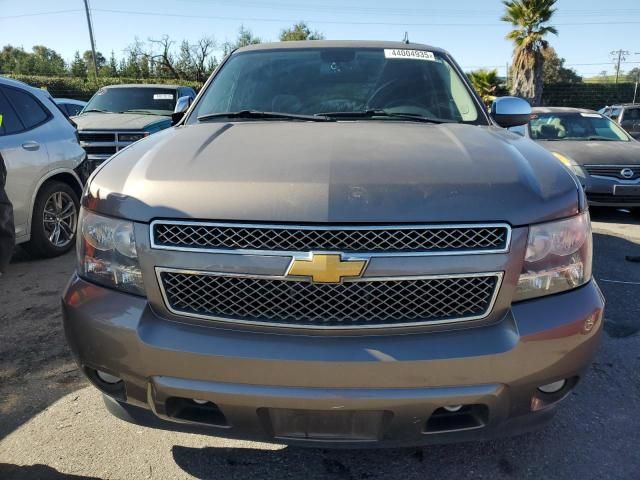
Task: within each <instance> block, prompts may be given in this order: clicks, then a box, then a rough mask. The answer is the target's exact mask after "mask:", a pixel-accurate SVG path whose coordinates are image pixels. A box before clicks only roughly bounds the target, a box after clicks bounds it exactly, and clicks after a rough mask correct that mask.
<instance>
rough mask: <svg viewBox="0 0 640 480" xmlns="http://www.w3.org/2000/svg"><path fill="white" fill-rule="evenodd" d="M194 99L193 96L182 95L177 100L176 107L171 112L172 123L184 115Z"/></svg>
mask: <svg viewBox="0 0 640 480" xmlns="http://www.w3.org/2000/svg"><path fill="white" fill-rule="evenodd" d="M192 101H193V98H192V97H180V98H179V99H178V101H177V102H176V108H174V109H173V113H172V114H171V125H175V124H176V123H178V122H179V121H180V120H182V117H184V113H185V112H186V111H187V109H188V108H189V107H190V106H191V102H192Z"/></svg>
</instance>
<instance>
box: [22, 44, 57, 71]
mask: <svg viewBox="0 0 640 480" xmlns="http://www.w3.org/2000/svg"><path fill="white" fill-rule="evenodd" d="M32 51H33V53H32V54H31V55H30V56H29V57H28V59H27V62H28V63H29V64H30V65H31V67H30V70H31V71H30V72H29V73H32V74H34V75H64V74H65V73H66V70H67V68H66V65H65V63H64V58H62V56H61V55H60V54H59V53H58V52H56V51H55V50H53V49H51V48H47V47H45V46H44V45H36V46H34V47H33V49H32Z"/></svg>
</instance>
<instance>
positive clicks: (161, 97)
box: [153, 93, 173, 100]
mask: <svg viewBox="0 0 640 480" xmlns="http://www.w3.org/2000/svg"><path fill="white" fill-rule="evenodd" d="M153 99H154V100H173V94H171V93H154V94H153Z"/></svg>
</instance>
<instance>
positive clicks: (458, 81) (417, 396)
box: [63, 41, 604, 448]
mask: <svg viewBox="0 0 640 480" xmlns="http://www.w3.org/2000/svg"><path fill="white" fill-rule="evenodd" d="M203 88H204V89H203V91H202V92H201V93H200V94H199V95H198V98H197V99H196V100H195V102H194V103H193V104H192V105H191V107H190V108H189V109H188V110H187V111H186V112H184V114H183V117H182V119H181V120H178V123H177V124H176V126H175V127H172V128H169V129H166V130H164V131H162V132H160V133H158V134H156V135H152V136H150V137H148V138H145V139H143V140H141V141H139V142H136V143H135V144H134V145H131V146H130V147H129V148H127V149H125V150H123V151H120V152H118V153H116V154H115V155H114V156H113V157H112V158H111V159H110V160H109V162H107V163H106V164H104V165H103V166H101V167H99V169H98V171H97V172H96V173H95V174H94V175H93V176H92V178H91V180H90V182H89V184H88V185H87V186H86V188H85V191H84V196H83V199H82V210H81V218H80V227H79V231H80V232H82V233H81V234H80V240H79V242H78V264H77V272H76V273H75V274H74V275H73V277H72V278H71V281H70V282H69V284H68V286H67V289H66V292H65V293H64V297H63V317H64V324H65V331H66V335H67V339H68V342H69V344H70V346H71V350H72V351H73V352H74V355H75V357H76V359H77V361H78V363H79V364H80V366H81V368H82V370H83V372H84V373H85V374H86V375H87V377H88V378H89V379H90V381H91V382H92V383H93V385H95V386H96V387H97V388H98V389H100V391H102V392H103V393H104V397H105V403H106V405H107V408H108V409H109V411H111V412H112V413H114V414H115V415H118V416H119V417H120V418H123V419H126V420H129V421H132V422H135V423H139V424H144V425H150V426H156V427H160V428H167V429H173V430H176V429H178V430H187V431H198V432H200V433H203V432H204V433H209V434H212V435H219V436H229V437H237V438H244V439H255V440H261V441H276V442H283V443H287V444H297V445H306V446H318V447H320V448H327V447H329V446H332V447H334V446H338V447H340V446H341V447H345V446H348V447H360V448H362V447H367V446H371V447H376V446H387V447H391V446H407V445H418V444H425V443H434V442H451V441H462V440H472V439H475V440H477V439H483V438H490V437H494V436H497V435H506V434H515V433H519V432H522V431H526V430H529V429H532V428H535V427H540V426H541V425H543V424H545V423H546V422H547V421H548V420H550V419H551V417H552V416H553V413H554V410H555V407H556V406H557V405H558V404H560V402H561V401H562V400H563V399H565V398H566V397H567V396H569V393H570V392H572V391H573V389H574V388H575V387H576V385H577V384H578V382H579V380H580V378H581V377H582V376H583V375H584V372H585V371H586V370H587V369H588V367H589V365H590V362H591V360H592V358H593V356H594V354H595V352H596V350H597V348H598V345H599V341H600V337H601V332H602V324H603V321H602V319H603V309H604V300H603V297H602V294H601V293H600V291H599V289H598V286H597V284H596V282H595V281H594V279H593V277H592V274H591V262H592V238H591V226H590V220H589V213H588V210H587V202H586V199H585V194H584V192H583V190H582V187H581V186H580V184H579V182H578V180H577V179H576V177H575V176H574V175H573V174H572V173H571V172H570V171H569V170H568V169H567V168H566V167H564V166H563V165H562V164H561V163H560V162H559V161H558V160H557V159H556V158H555V157H554V156H553V155H552V154H551V153H550V152H548V151H546V150H545V149H544V148H542V147H540V146H539V145H537V144H536V143H535V142H533V141H531V140H530V139H527V138H523V137H521V136H519V135H517V134H514V133H511V132H509V131H508V130H505V129H504V128H502V127H511V126H514V125H524V124H526V123H527V122H528V121H529V118H530V115H531V108H530V106H529V104H528V103H527V102H526V101H525V100H522V99H520V98H514V97H505V98H499V99H497V100H496V101H495V102H494V104H493V106H492V109H491V114H489V112H487V111H486V109H485V108H484V107H483V105H482V103H481V101H480V99H479V98H478V97H477V95H476V94H475V93H474V92H473V90H472V88H471V87H470V85H469V82H468V81H467V79H466V76H465V75H464V73H463V71H462V70H461V69H460V67H459V66H458V65H457V64H456V62H455V61H454V60H453V58H452V57H451V56H450V55H449V54H448V53H447V52H446V51H444V50H442V49H439V48H435V47H430V46H427V45H421V44H405V43H399V42H398V43H396V42H362V41H358V42H353V41H351V42H347V41H309V42H281V43H273V44H262V45H254V46H248V47H243V48H240V49H238V50H235V51H234V52H232V53H231V54H230V55H229V56H228V57H227V58H226V59H225V60H224V62H223V63H222V65H221V67H220V68H219V69H218V70H217V71H216V72H215V73H214V74H213V76H212V77H211V78H210V79H209V80H208V82H207V83H206V85H205V86H204V87H203ZM179 116H180V115H175V116H174V117H179ZM569 403H570V402H569ZM567 408H570V406H567Z"/></svg>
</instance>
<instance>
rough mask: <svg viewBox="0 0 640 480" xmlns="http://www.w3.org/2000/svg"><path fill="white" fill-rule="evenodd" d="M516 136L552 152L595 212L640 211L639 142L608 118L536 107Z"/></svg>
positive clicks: (596, 114)
mask: <svg viewBox="0 0 640 480" xmlns="http://www.w3.org/2000/svg"><path fill="white" fill-rule="evenodd" d="M512 130H515V131H517V133H520V134H521V135H524V136H527V137H529V138H531V139H532V140H534V141H536V142H538V144H540V145H542V146H543V147H544V148H546V149H547V150H549V151H550V152H551V153H553V154H554V155H555V157H556V158H557V159H558V160H559V161H560V162H562V163H563V164H564V165H565V166H566V167H568V168H569V169H570V170H571V171H572V172H573V173H574V174H575V175H576V176H577V177H578V179H579V180H580V183H581V184H582V186H583V187H584V189H585V192H586V194H587V199H588V200H589V203H590V204H591V205H594V206H606V207H629V208H631V209H632V210H633V211H634V212H637V211H638V209H639V208H640V142H637V141H635V140H634V139H633V138H631V137H630V136H629V134H627V132H625V131H624V130H623V129H622V128H621V127H620V126H619V125H618V124H616V123H615V122H613V121H612V120H611V119H610V118H608V117H606V116H604V115H602V114H600V113H598V112H595V111H593V110H585V109H579V108H568V107H537V108H534V109H533V111H532V114H531V121H530V122H529V124H528V125H526V126H519V127H514V128H512Z"/></svg>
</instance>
